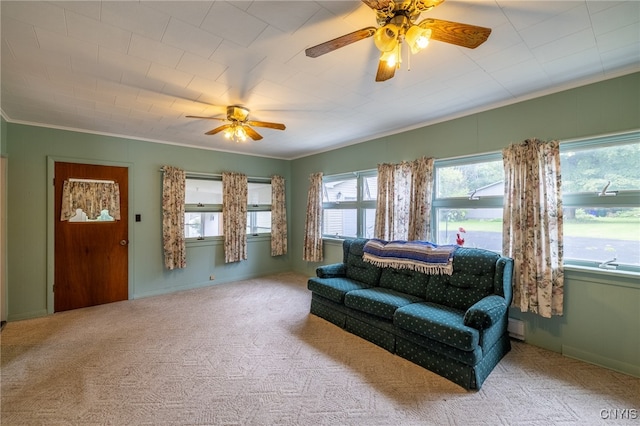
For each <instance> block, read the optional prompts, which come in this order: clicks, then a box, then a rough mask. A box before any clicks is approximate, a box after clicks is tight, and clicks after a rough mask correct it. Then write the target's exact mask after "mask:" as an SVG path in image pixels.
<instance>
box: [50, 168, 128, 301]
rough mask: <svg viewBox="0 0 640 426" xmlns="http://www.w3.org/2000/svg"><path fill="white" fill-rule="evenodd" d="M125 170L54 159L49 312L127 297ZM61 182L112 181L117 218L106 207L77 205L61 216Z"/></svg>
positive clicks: (63, 183)
mask: <svg viewBox="0 0 640 426" xmlns="http://www.w3.org/2000/svg"><path fill="white" fill-rule="evenodd" d="M128 172H129V170H128V168H127V167H118V166H103V165H95V164H81V163H67V162H55V166H54V210H53V211H54V220H53V221H54V223H55V225H54V259H55V260H54V282H53V298H54V303H53V304H54V312H60V311H66V310H70V309H78V308H84V307H88V306H94V305H100V304H104V303H111V302H117V301H121V300H127V299H128V297H129V283H128V277H129V239H128V235H129V229H128V228H129V226H128V216H129V213H128V198H129V197H128V193H129V188H128ZM65 182H67V184H69V182H87V183H89V182H93V183H108V182H111V183H116V184H117V187H118V188H119V197H118V198H119V218H114V217H113V212H110V211H109V212H105V211H103V213H102V214H101V215H100V216H98V217H96V215H95V214H93V215H92V214H89V215H88V216H87V215H86V212H84V211H78V212H73V213H72V216H71V217H70V218H66V217H65V218H63V216H64V215H63V214H62V207H63V192H65V191H63V189H64V185H65ZM65 195H68V194H67V193H66V192H65ZM78 216H81V218H82V220H78V219H79V218H78ZM85 216H86V217H85ZM63 219H64V220H63ZM101 219H102V220H101Z"/></svg>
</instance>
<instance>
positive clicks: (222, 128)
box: [205, 124, 231, 135]
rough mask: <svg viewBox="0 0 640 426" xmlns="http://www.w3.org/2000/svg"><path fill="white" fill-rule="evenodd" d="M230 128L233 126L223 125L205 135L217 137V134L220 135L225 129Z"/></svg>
mask: <svg viewBox="0 0 640 426" xmlns="http://www.w3.org/2000/svg"><path fill="white" fill-rule="evenodd" d="M229 127H231V124H223V125H222V126H220V127H216V128H215V129H213V130H209V131H208V132H206V133H205V135H215V134H216V133H219V132H221V131H223V130H225V129H228V128H229Z"/></svg>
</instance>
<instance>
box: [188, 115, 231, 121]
mask: <svg viewBox="0 0 640 426" xmlns="http://www.w3.org/2000/svg"><path fill="white" fill-rule="evenodd" d="M185 117H187V118H204V119H205V120H220V121H226V120H227V119H226V118H218V117H200V116H199V115H186V116H185Z"/></svg>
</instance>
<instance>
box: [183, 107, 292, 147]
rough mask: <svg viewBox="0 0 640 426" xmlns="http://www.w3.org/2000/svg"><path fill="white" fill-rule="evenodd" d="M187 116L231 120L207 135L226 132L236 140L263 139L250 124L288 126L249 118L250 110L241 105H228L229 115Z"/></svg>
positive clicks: (230, 137) (282, 128) (256, 125)
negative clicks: (220, 116) (222, 116)
mask: <svg viewBox="0 0 640 426" xmlns="http://www.w3.org/2000/svg"><path fill="white" fill-rule="evenodd" d="M187 118H202V119H206V120H220V121H229V123H227V124H223V125H222V126H219V127H216V128H215V129H212V130H209V131H208V132H206V133H205V135H215V134H216V133H219V132H224V136H225V138H227V139H231V140H233V141H234V142H244V141H246V140H247V137H249V138H251V139H253V140H254V141H257V140H260V139H262V136H261V135H260V134H259V133H258V132H256V131H255V130H253V128H252V127H250V126H255V127H267V128H269V129H276V130H284V129H285V128H286V127H285V125H284V124H281V123H270V122H268V121H254V120H249V119H248V118H249V110H248V109H247V108H245V107H242V106H239V105H230V106H228V107H227V117H226V118H218V117H200V116H197V115H187Z"/></svg>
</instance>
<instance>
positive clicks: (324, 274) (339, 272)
mask: <svg viewBox="0 0 640 426" xmlns="http://www.w3.org/2000/svg"><path fill="white" fill-rule="evenodd" d="M316 275H317V276H318V278H335V277H345V276H347V267H346V265H345V264H344V263H333V264H331V265H322V266H318V267H317V268H316Z"/></svg>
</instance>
